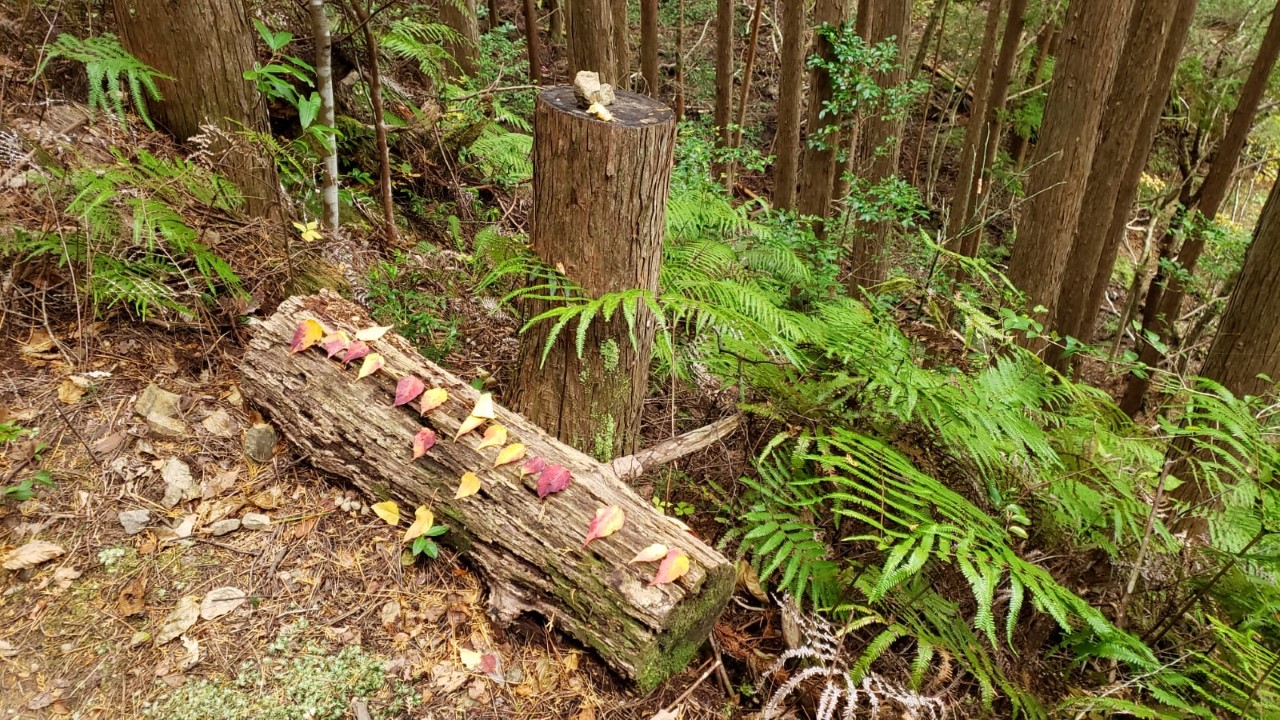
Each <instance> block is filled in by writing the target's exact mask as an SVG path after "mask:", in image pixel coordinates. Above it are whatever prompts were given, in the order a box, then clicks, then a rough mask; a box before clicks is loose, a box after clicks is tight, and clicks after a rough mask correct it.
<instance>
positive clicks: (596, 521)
mask: <svg viewBox="0 0 1280 720" xmlns="http://www.w3.org/2000/svg"><path fill="white" fill-rule="evenodd" d="M626 519H627V518H626V516H625V515H623V513H622V508H620V507H618V506H617V505H610V506H608V507H602V508H600V509H599V510H596V516H595V517H593V518H591V524H590V525H588V526H587V539H585V540H583V541H582V547H586V546H587V543H590V542H591V541H592V540H599V539H600V538H604V537H609V536H610V535H612V534H614V533H616V532H618V528H621V527H622V523H624V522H626Z"/></svg>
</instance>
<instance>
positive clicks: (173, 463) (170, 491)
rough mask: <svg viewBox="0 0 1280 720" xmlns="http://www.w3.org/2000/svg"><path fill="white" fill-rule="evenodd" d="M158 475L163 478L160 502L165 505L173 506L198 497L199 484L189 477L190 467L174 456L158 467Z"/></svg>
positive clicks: (199, 491)
mask: <svg viewBox="0 0 1280 720" xmlns="http://www.w3.org/2000/svg"><path fill="white" fill-rule="evenodd" d="M160 477H162V478H164V499H163V500H161V501H160V502H161V503H162V504H163V505H164V506H165V507H170V508H171V507H173V506H175V505H177V504H178V503H180V502H185V501H187V500H195V499H196V498H198V497H200V495H201V490H200V485H199V483H197V482H196V481H195V480H193V479H192V477H191V468H189V467H187V464H186V463H184V462H182V461H181V460H179V459H178V458H176V457H171V458H169V459H168V460H165V461H164V465H163V466H161V467H160Z"/></svg>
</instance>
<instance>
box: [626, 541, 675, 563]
mask: <svg viewBox="0 0 1280 720" xmlns="http://www.w3.org/2000/svg"><path fill="white" fill-rule="evenodd" d="M666 555H667V546H666V545H663V544H662V543H654V544H652V545H650V546H649V547H647V548H645V549H643V550H641V551H640V552H638V553H636V556H635V557H633V558H631V562H633V563H642V562H658V561H659V560H661V559H662V558H664V557H666Z"/></svg>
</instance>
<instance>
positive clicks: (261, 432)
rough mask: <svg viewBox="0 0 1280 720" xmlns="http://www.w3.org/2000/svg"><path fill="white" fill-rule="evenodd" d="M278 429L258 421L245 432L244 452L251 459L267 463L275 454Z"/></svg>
mask: <svg viewBox="0 0 1280 720" xmlns="http://www.w3.org/2000/svg"><path fill="white" fill-rule="evenodd" d="M275 448H276V430H275V428H273V427H271V426H270V425H268V424H266V423H257V424H255V425H254V426H253V427H251V428H249V430H248V431H247V432H245V434H244V454H245V457H247V458H249V459H250V460H252V461H254V462H256V463H259V464H265V463H269V462H271V456H272V455H274V454H275Z"/></svg>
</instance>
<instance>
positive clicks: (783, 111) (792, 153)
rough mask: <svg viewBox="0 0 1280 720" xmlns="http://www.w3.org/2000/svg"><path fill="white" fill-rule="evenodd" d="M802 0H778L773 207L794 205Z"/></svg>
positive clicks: (802, 42)
mask: <svg viewBox="0 0 1280 720" xmlns="http://www.w3.org/2000/svg"><path fill="white" fill-rule="evenodd" d="M804 6H805V1H804V0H782V77H781V78H780V79H779V80H780V88H779V94H778V135H777V139H776V140H775V141H774V153H775V154H776V155H777V158H778V160H777V163H776V164H775V165H774V173H775V174H774V179H773V206H774V207H776V208H780V209H782V210H793V209H795V206H796V171H797V170H798V169H799V167H800V101H801V98H802V97H803V93H804V56H805V50H807V49H808V47H807V43H805V27H804Z"/></svg>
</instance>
